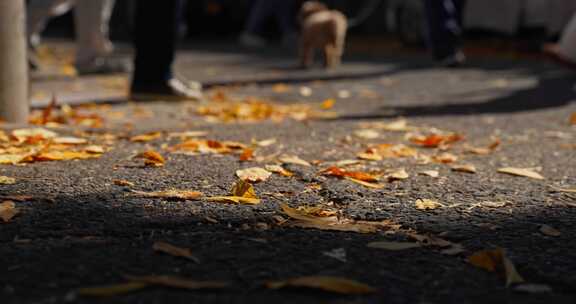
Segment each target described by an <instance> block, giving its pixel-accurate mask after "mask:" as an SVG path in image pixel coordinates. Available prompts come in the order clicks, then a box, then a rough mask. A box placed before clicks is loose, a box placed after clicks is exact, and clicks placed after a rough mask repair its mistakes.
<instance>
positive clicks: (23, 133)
mask: <svg viewBox="0 0 576 304" xmlns="http://www.w3.org/2000/svg"><path fill="white" fill-rule="evenodd" d="M12 136H14V137H15V138H16V139H18V140H19V141H25V140H26V139H28V138H40V139H50V138H55V137H56V136H58V134H56V133H54V132H52V131H49V130H46V129H42V128H32V129H17V130H13V131H12Z"/></svg>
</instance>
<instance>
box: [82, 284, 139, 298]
mask: <svg viewBox="0 0 576 304" xmlns="http://www.w3.org/2000/svg"><path fill="white" fill-rule="evenodd" d="M146 286H148V284H147V283H142V282H129V283H122V284H115V285H108V286H100V287H87V288H79V289H77V290H76V293H77V294H78V295H80V296H90V297H112V296H117V295H123V294H127V293H131V292H134V291H137V290H140V289H143V288H145V287H146Z"/></svg>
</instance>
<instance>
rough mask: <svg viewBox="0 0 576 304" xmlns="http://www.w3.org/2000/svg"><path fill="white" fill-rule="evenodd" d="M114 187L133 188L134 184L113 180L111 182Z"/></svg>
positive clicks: (122, 180)
mask: <svg viewBox="0 0 576 304" xmlns="http://www.w3.org/2000/svg"><path fill="white" fill-rule="evenodd" d="M112 183H114V185H116V186H124V187H133V186H134V183H133V182H131V181H127V180H125V179H115V180H113V181H112Z"/></svg>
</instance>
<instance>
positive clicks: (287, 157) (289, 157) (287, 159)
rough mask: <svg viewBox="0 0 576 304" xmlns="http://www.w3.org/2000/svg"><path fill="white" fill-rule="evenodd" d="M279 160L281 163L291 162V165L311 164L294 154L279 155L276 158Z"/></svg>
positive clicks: (307, 165) (308, 165) (309, 165)
mask: <svg viewBox="0 0 576 304" xmlns="http://www.w3.org/2000/svg"><path fill="white" fill-rule="evenodd" d="M278 160H279V161H280V162H282V163H283V164H293V165H300V166H305V167H311V166H312V165H311V164H310V163H309V162H307V161H305V160H303V159H301V158H300V157H298V156H295V155H282V156H280V158H279V159H278Z"/></svg>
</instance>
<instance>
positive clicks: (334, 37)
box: [299, 1, 348, 68]
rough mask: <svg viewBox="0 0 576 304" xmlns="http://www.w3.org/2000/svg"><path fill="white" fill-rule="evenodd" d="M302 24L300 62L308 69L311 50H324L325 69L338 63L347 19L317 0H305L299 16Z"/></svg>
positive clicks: (312, 55)
mask: <svg viewBox="0 0 576 304" xmlns="http://www.w3.org/2000/svg"><path fill="white" fill-rule="evenodd" d="M299 19H300V23H301V26H302V33H301V38H300V64H301V65H302V67H304V68H308V67H310V66H311V65H312V63H313V61H314V51H315V50H316V49H320V50H321V51H322V52H323V53H324V65H325V67H327V68H332V67H336V66H338V65H339V64H340V61H341V59H342V53H343V52H344V43H345V40H346V30H347V29H348V20H347V18H346V16H344V14H342V13H341V12H339V11H336V10H330V9H328V7H327V6H326V5H324V4H323V3H321V2H318V1H306V2H304V4H303V5H302V8H301V9H300V15H299Z"/></svg>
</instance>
